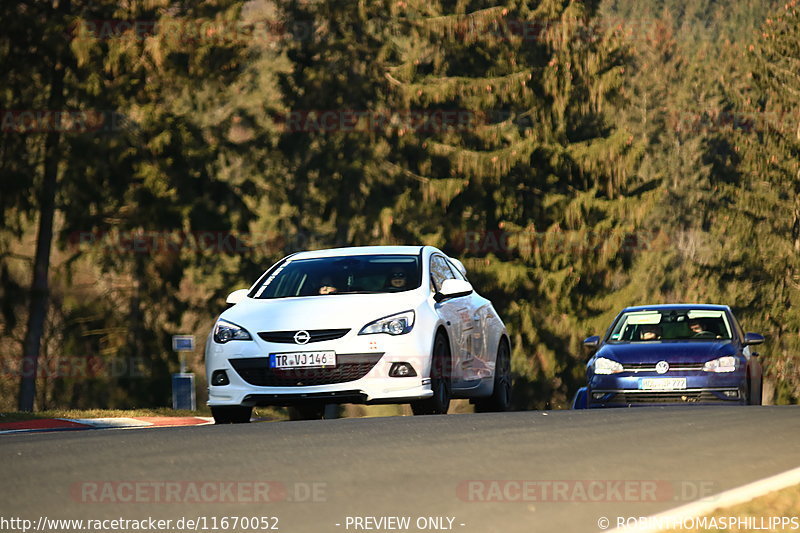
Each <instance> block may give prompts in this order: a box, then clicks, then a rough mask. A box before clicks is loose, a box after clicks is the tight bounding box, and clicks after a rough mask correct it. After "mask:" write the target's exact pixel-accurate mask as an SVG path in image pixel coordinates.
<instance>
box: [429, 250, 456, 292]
mask: <svg viewBox="0 0 800 533" xmlns="http://www.w3.org/2000/svg"><path fill="white" fill-rule="evenodd" d="M453 278H454V276H453V272H452V271H451V270H450V267H449V266H448V265H447V260H445V258H444V257H442V256H441V255H434V256H431V284H432V285H433V290H434V291H436V292H439V291H440V290H442V283H444V280H446V279H453Z"/></svg>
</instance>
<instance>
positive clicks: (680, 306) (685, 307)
mask: <svg viewBox="0 0 800 533" xmlns="http://www.w3.org/2000/svg"><path fill="white" fill-rule="evenodd" d="M662 309H675V310H686V311H688V310H690V309H702V310H707V311H730V310H731V309H730V307H728V306H727V305H718V304H654V305H636V306H632V307H626V308H625V309H623V310H622V312H623V313H627V312H631V311H659V310H662Z"/></svg>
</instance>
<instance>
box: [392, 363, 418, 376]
mask: <svg viewBox="0 0 800 533" xmlns="http://www.w3.org/2000/svg"><path fill="white" fill-rule="evenodd" d="M416 375H417V373H416V372H415V371H414V367H413V366H411V365H410V364H409V363H392V367H391V368H390V369H389V377H393V378H413V377H414V376H416Z"/></svg>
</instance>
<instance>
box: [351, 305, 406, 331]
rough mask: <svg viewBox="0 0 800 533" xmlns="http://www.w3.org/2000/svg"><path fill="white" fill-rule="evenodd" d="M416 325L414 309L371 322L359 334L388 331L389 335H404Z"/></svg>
mask: <svg viewBox="0 0 800 533" xmlns="http://www.w3.org/2000/svg"><path fill="white" fill-rule="evenodd" d="M413 327H414V311H403V312H402V313H397V314H396V315H390V316H387V317H383V318H379V319H378V320H375V321H374V322H370V323H369V324H367V325H366V326H364V327H363V328H361V331H359V332H358V334H359V335H371V334H373V333H388V334H389V335H402V334H403V333H408V332H409V331H411V328H413Z"/></svg>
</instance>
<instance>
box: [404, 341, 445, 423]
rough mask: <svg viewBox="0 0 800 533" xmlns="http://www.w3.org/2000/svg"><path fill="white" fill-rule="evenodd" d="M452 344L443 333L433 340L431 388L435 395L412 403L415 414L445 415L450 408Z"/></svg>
mask: <svg viewBox="0 0 800 533" xmlns="http://www.w3.org/2000/svg"><path fill="white" fill-rule="evenodd" d="M451 365H452V362H451V359H450V344H449V343H448V342H447V337H446V336H445V335H444V334H443V333H437V334H436V339H435V340H434V342H433V357H432V361H431V376H430V377H431V389H432V390H433V397H432V398H428V399H427V400H420V401H418V402H412V403H411V410H412V411H413V412H414V414H415V415H443V414H447V410H448V409H449V408H450V393H451V389H452V381H451V376H452V372H451Z"/></svg>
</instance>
